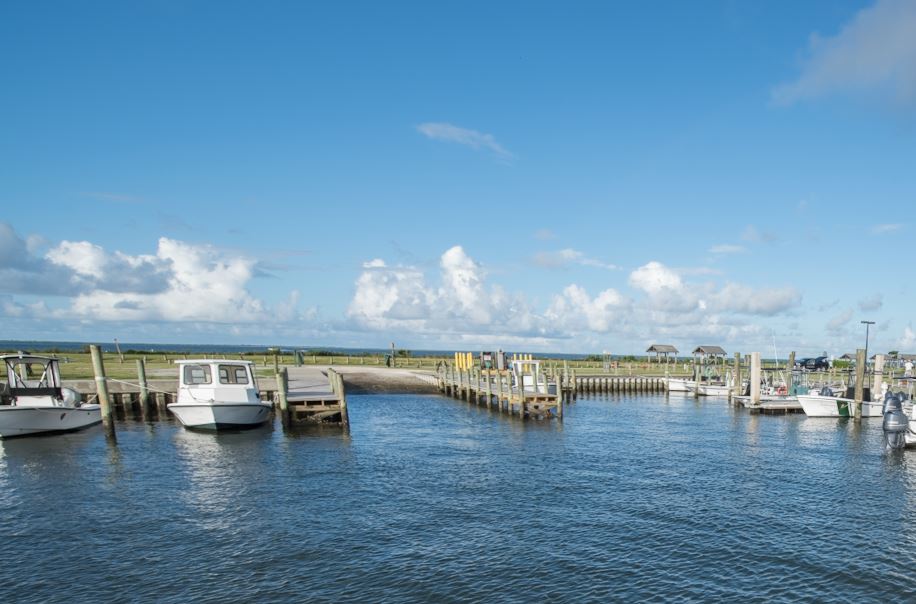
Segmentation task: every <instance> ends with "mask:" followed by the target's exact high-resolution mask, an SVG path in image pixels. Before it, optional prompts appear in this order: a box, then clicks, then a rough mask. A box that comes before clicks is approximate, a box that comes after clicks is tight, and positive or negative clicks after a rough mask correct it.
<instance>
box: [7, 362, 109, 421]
mask: <svg viewBox="0 0 916 604" xmlns="http://www.w3.org/2000/svg"><path fill="white" fill-rule="evenodd" d="M0 359H2V360H3V363H4V365H5V366H6V376H7V383H6V385H4V386H3V389H2V391H0V438H12V437H15V436H29V435H33V434H50V433H55V432H72V431H74V430H81V429H82V428H87V427H89V426H92V425H93V424H97V423H99V422H101V421H102V412H101V407H100V406H99V405H98V404H84V403H82V402H80V396H79V393H77V392H76V391H75V390H71V389H70V388H64V387H63V386H61V382H60V365H59V362H58V360H57V359H53V358H50V357H42V356H37V355H31V354H27V353H18V354H7V355H2V356H0Z"/></svg>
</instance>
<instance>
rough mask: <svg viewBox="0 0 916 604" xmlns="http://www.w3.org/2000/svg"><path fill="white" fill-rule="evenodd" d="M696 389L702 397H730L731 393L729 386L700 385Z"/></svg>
mask: <svg viewBox="0 0 916 604" xmlns="http://www.w3.org/2000/svg"><path fill="white" fill-rule="evenodd" d="M696 389H697V394H699V395H700V396H728V395H729V394H730V393H731V386H729V385H728V384H700V385H699V386H696ZM691 391H692V390H691Z"/></svg>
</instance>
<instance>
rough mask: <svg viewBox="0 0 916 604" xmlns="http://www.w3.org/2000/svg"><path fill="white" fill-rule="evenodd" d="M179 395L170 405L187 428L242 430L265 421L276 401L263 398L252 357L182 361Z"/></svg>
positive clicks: (179, 366)
mask: <svg viewBox="0 0 916 604" xmlns="http://www.w3.org/2000/svg"><path fill="white" fill-rule="evenodd" d="M177 363H178V398H177V400H176V401H175V402H174V403H172V404H170V405H168V409H169V411H171V412H172V413H173V414H174V415H175V417H177V418H178V421H180V422H181V423H182V425H184V426H185V427H186V428H194V429H199V430H239V429H243V428H249V427H252V426H257V425H258V424H263V423H264V422H266V421H267V420H268V419H269V418H270V411H271V408H272V407H273V405H272V403H270V402H264V401H262V400H261V395H260V392H259V391H258V385H257V382H256V381H255V378H254V367H253V364H252V363H251V362H250V361H228V360H215V359H200V360H188V361H178V362H177Z"/></svg>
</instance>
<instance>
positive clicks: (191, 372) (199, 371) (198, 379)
mask: <svg viewBox="0 0 916 604" xmlns="http://www.w3.org/2000/svg"><path fill="white" fill-rule="evenodd" d="M182 378H183V381H184V385H185V386H197V385H198V384H212V383H213V377H212V374H211V373H210V366H209V365H185V366H184V373H183V375H182Z"/></svg>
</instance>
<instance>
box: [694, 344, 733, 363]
mask: <svg viewBox="0 0 916 604" xmlns="http://www.w3.org/2000/svg"><path fill="white" fill-rule="evenodd" d="M727 355H728V353H727V352H725V349H724V348H722V347H721V346H697V347H696V349H695V350H694V351H693V356H694V357H697V358H698V360H699V361H700V362H702V363H708V362H709V361H710V360H712V361H713V362H716V361H721V362H722V363H725V357H726V356H727Z"/></svg>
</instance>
